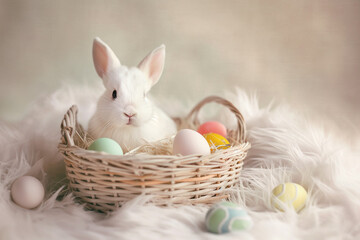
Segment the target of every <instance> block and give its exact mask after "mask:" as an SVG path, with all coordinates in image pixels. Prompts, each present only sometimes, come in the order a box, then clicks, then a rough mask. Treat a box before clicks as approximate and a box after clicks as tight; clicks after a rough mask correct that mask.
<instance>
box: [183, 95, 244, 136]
mask: <svg viewBox="0 0 360 240" xmlns="http://www.w3.org/2000/svg"><path fill="white" fill-rule="evenodd" d="M211 102H216V103H218V104H221V105H223V106H225V107H227V108H228V109H229V110H230V111H231V112H232V113H234V115H235V117H236V120H237V129H236V131H235V140H236V141H237V142H239V143H244V142H245V139H246V130H245V120H244V117H243V115H242V114H241V113H240V111H239V110H238V109H237V108H236V107H235V106H234V105H233V104H232V103H231V102H230V101H228V100H226V99H224V98H222V97H218V96H209V97H207V98H205V99H203V100H202V101H201V102H199V103H198V104H197V105H196V106H195V107H194V108H193V109H192V110H191V112H190V113H189V114H188V115H187V117H186V119H187V120H191V119H193V120H192V122H193V124H194V125H195V126H199V125H200V122H199V118H198V115H199V111H200V109H201V108H202V107H203V106H204V105H205V104H208V103H211Z"/></svg>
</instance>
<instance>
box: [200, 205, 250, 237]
mask: <svg viewBox="0 0 360 240" xmlns="http://www.w3.org/2000/svg"><path fill="white" fill-rule="evenodd" d="M205 225H206V228H207V230H208V231H209V232H212V233H227V232H232V231H241V230H248V229H250V228H251V227H252V225H253V221H252V219H251V217H250V216H249V215H248V214H247V212H246V211H245V210H244V209H242V208H241V207H239V206H238V205H236V204H235V203H231V202H221V203H218V204H215V205H214V206H212V207H211V208H210V209H209V211H208V212H207V214H206V217H205Z"/></svg>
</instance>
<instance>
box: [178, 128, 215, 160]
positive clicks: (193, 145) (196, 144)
mask: <svg viewBox="0 0 360 240" xmlns="http://www.w3.org/2000/svg"><path fill="white" fill-rule="evenodd" d="M173 154H175V155H176V154H181V155H183V156H186V155H192V154H197V155H207V154H210V147H209V144H208V142H207V141H206V139H205V138H204V137H203V136H202V135H201V134H200V133H198V132H196V131H194V130H191V129H182V130H180V131H179V132H178V133H177V134H176V136H175V139H174V145H173Z"/></svg>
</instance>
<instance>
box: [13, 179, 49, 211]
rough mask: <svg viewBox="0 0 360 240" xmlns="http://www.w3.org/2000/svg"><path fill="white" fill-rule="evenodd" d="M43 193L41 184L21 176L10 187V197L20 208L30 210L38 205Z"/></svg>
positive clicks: (36, 180)
mask: <svg viewBox="0 0 360 240" xmlns="http://www.w3.org/2000/svg"><path fill="white" fill-rule="evenodd" d="M44 195H45V191H44V187H43V185H42V184H41V182H40V181H39V180H38V179H36V178H34V177H31V176H23V177H20V178H18V179H16V180H15V182H14V183H13V184H12V186H11V197H12V199H13V201H14V202H15V203H16V204H17V205H19V206H20V207H23V208H27V209H31V208H35V207H37V206H39V205H40V203H41V202H42V200H43V199H44Z"/></svg>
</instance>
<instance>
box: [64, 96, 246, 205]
mask: <svg viewBox="0 0 360 240" xmlns="http://www.w3.org/2000/svg"><path fill="white" fill-rule="evenodd" d="M210 102H216V103H219V104H222V105H224V106H225V107H227V108H228V109H230V111H231V112H233V113H234V114H235V117H236V119H237V129H236V130H233V131H229V132H228V140H229V141H230V143H231V145H232V147H230V148H228V149H222V150H219V151H217V152H215V153H213V154H210V155H206V156H195V155H192V156H174V155H170V154H171V151H168V154H169V155H165V154H163V155H156V154H157V153H159V152H163V151H160V150H159V149H169V148H171V141H172V139H167V140H163V141H159V142H157V143H152V144H149V145H144V146H141V147H139V148H138V149H136V150H134V151H131V153H129V154H126V155H123V156H114V155H108V154H102V153H97V152H93V151H89V150H86V147H87V146H88V144H89V142H90V139H89V136H88V135H87V133H86V131H84V129H83V128H82V127H81V125H80V124H78V123H77V107H76V106H72V107H71V108H70V109H69V110H68V112H67V113H66V114H65V116H64V120H63V121H62V124H61V134H62V138H61V143H60V144H59V146H58V147H59V150H60V151H61V152H62V154H63V155H64V161H65V165H66V173H67V177H68V179H69V180H70V183H69V187H70V189H71V190H72V192H73V194H74V195H75V196H76V197H77V198H78V199H79V200H80V201H81V202H83V203H86V206H87V208H89V209H93V210H99V211H103V212H106V211H111V210H115V209H116V208H118V207H120V206H121V205H122V204H123V203H124V202H126V201H128V200H130V199H132V198H134V197H136V196H138V195H140V194H146V195H149V194H150V195H152V197H151V198H150V199H151V200H150V201H151V202H152V203H154V204H156V205H169V204H171V205H172V204H198V203H213V202H217V201H219V200H221V199H224V198H227V197H229V192H230V191H231V188H232V187H233V186H234V185H235V184H236V183H237V182H238V179H239V176H240V172H241V169H242V166H243V160H244V158H245V157H246V154H247V150H248V149H249V148H250V144H249V143H248V142H247V141H246V139H245V123H244V119H243V117H242V115H241V113H240V112H239V111H238V110H237V109H236V108H235V107H234V105H233V104H232V103H230V102H229V101H227V100H225V99H223V98H220V97H215V96H212V97H208V98H206V99H204V100H203V101H201V102H200V103H199V104H197V105H196V106H195V108H194V109H193V110H192V111H191V112H190V114H189V115H188V116H187V117H185V118H184V119H181V120H180V121H178V126H179V128H192V129H196V127H197V126H198V125H199V121H198V112H199V110H200V109H201V108H202V107H203V106H204V105H205V104H207V103H210ZM144 149H145V150H146V151H144ZM144 152H146V153H144ZM149 152H151V154H149ZM154 154H155V155H154Z"/></svg>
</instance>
